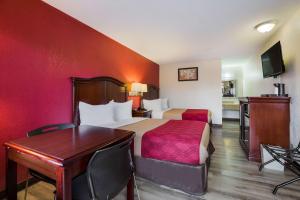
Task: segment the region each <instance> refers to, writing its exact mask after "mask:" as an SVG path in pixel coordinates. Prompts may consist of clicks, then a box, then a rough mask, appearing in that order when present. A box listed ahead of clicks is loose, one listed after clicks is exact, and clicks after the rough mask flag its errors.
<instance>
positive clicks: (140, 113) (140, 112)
mask: <svg viewBox="0 0 300 200" xmlns="http://www.w3.org/2000/svg"><path fill="white" fill-rule="evenodd" d="M151 113H152V110H132V116H133V117H147V118H151Z"/></svg>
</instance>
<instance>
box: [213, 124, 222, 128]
mask: <svg viewBox="0 0 300 200" xmlns="http://www.w3.org/2000/svg"><path fill="white" fill-rule="evenodd" d="M212 127H213V128H222V127H223V125H222V124H212Z"/></svg>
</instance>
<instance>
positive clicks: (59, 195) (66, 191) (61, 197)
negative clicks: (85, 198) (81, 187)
mask: <svg viewBox="0 0 300 200" xmlns="http://www.w3.org/2000/svg"><path fill="white" fill-rule="evenodd" d="M56 177H57V179H56V199H57V200H71V199H72V173H71V170H70V169H68V168H66V167H60V168H58V169H57V170H56Z"/></svg>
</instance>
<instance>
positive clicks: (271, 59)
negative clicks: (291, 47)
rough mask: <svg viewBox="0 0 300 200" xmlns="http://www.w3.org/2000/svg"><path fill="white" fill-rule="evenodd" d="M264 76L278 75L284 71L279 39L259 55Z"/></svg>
mask: <svg viewBox="0 0 300 200" xmlns="http://www.w3.org/2000/svg"><path fill="white" fill-rule="evenodd" d="M261 62H262V69H263V76H264V78H268V77H271V76H274V77H276V76H278V75H280V74H282V73H283V72H285V67H284V63H283V59H282V52H281V44H280V41H279V42H277V43H276V44H274V45H273V46H272V47H271V48H270V49H268V50H267V51H266V52H265V53H263V54H262V55H261Z"/></svg>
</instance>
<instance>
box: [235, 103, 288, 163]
mask: <svg viewBox="0 0 300 200" xmlns="http://www.w3.org/2000/svg"><path fill="white" fill-rule="evenodd" d="M289 125H290V97H246V98H240V144H241V146H242V148H243V149H244V151H245V153H246V156H247V158H248V159H249V160H251V161H257V162H260V161H261V154H260V144H271V145H279V146H282V147H285V148H289V143H290V134H289Z"/></svg>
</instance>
